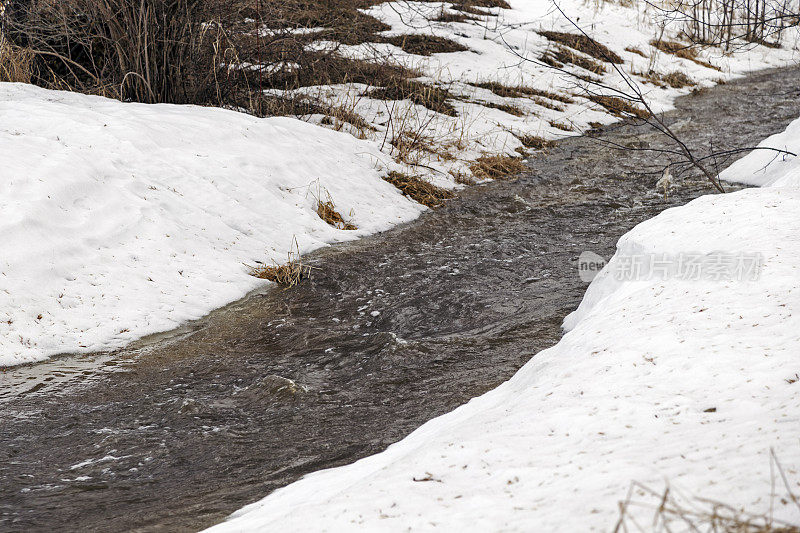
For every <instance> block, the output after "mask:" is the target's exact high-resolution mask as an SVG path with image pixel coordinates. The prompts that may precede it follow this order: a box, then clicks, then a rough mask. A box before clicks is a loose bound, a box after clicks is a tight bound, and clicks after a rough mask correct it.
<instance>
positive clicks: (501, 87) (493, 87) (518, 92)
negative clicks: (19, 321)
mask: <svg viewBox="0 0 800 533" xmlns="http://www.w3.org/2000/svg"><path fill="white" fill-rule="evenodd" d="M473 85H474V86H475V87H480V88H481V89H488V90H490V91H492V92H493V93H494V94H496V95H497V96H501V97H503V98H527V97H533V96H538V97H540V98H547V99H549V100H554V101H556V102H561V103H564V104H571V103H572V102H573V100H572V98H570V97H568V96H564V95H561V94H557V93H554V92H551V91H544V90H541V89H534V88H532V87H526V86H524V85H506V84H504V83H500V82H497V81H484V82H480V83H474V84H473Z"/></svg>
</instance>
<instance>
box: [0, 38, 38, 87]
mask: <svg viewBox="0 0 800 533" xmlns="http://www.w3.org/2000/svg"><path fill="white" fill-rule="evenodd" d="M32 61H33V52H31V51H30V50H29V49H27V48H21V47H19V46H11V45H8V44H5V43H3V42H2V40H0V82H3V81H6V82H19V83H30V81H31V63H32Z"/></svg>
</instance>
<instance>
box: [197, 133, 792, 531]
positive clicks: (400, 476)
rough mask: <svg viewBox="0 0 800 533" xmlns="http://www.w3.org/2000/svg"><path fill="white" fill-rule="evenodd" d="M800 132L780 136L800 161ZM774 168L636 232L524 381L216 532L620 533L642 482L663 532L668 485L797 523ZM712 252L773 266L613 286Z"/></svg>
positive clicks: (756, 161) (778, 173)
mask: <svg viewBox="0 0 800 533" xmlns="http://www.w3.org/2000/svg"><path fill="white" fill-rule="evenodd" d="M798 128H800V121H797V122H794V123H793V124H792V125H791V126H790V127H789V129H788V130H787V131H786V133H784V134H782V135H781V136H776V137H774V138H772V142H775V141H778V140H780V141H782V142H784V143H785V145H786V147H787V148H788V149H790V150H793V151H795V153H797V151H798V150H799V149H800V136H798V135H797V131H798ZM764 157H765V155H764V152H763V151H754V152H753V153H751V154H750V155H748V156H746V157H745V158H744V159H742V160H741V161H739V162H738V163H737V164H735V165H734V166H733V167H731V169H730V170H729V171H727V172H725V173H724V176H723V177H724V178H725V179H727V180H731V181H745V182H753V181H756V180H762V181H764V182H767V181H768V182H770V183H771V184H772V185H773V186H771V187H765V188H761V189H745V190H742V191H739V192H735V193H730V194H721V195H709V196H705V197H701V198H699V199H697V200H695V201H693V202H690V203H689V204H687V205H685V206H682V207H677V208H673V209H669V210H667V211H664V212H663V213H662V214H660V215H659V216H657V217H655V218H653V219H651V220H648V221H646V222H644V223H642V224H640V225H638V226H637V227H636V228H634V229H633V230H632V231H631V232H629V233H628V234H626V235H625V236H624V237H622V238H621V239H620V241H619V245H618V250H617V253H616V254H615V256H614V257H613V258H612V259H611V261H609V264H608V265H607V266H606V267H605V269H604V270H603V271H602V272H601V274H600V275H599V276H598V277H597V278H596V279H595V280H594V281H593V282H592V284H591V285H590V287H589V289H588V291H587V294H586V296H585V298H584V301H583V303H582V304H581V306H580V308H579V309H578V310H577V311H576V313H574V314H573V315H571V316H570V317H569V318H568V319H567V320H566V322H565V325H566V326H567V329H568V330H569V331H568V332H567V333H566V334H565V335H564V337H563V338H562V340H561V341H560V342H559V343H558V344H557V345H556V346H554V347H552V348H550V349H547V350H544V351H542V352H540V353H539V354H538V355H536V356H535V357H533V359H532V360H531V361H529V362H528V363H527V364H526V365H525V366H524V367H523V368H522V369H521V370H520V371H519V372H518V373H517V374H516V375H515V376H514V377H513V378H512V379H511V380H509V381H508V382H506V383H504V384H503V385H501V386H500V387H498V388H497V389H495V390H493V391H490V392H489V393H487V394H484V395H483V396H481V397H479V398H475V399H473V400H472V401H470V402H469V403H468V404H466V405H464V406H462V407H460V408H458V409H456V410H455V411H453V412H451V413H449V414H446V415H444V416H441V417H439V418H436V419H434V420H431V421H430V422H428V423H426V424H424V425H423V426H422V427H420V428H419V429H417V430H416V431H414V432H413V433H412V434H411V435H409V436H408V437H406V438H405V439H403V440H402V441H400V442H398V443H396V444H394V445H392V446H390V447H389V448H388V449H387V450H386V451H384V452H383V453H380V454H377V455H373V456H371V457H368V458H365V459H362V460H360V461H358V462H356V463H353V464H351V465H347V466H343V467H339V468H334V469H330V470H325V471H321V472H316V473H313V474H311V475H308V476H306V477H305V478H303V479H302V480H300V481H298V482H296V483H294V484H291V485H289V486H287V487H285V488H283V489H279V490H277V491H275V492H273V493H272V494H270V495H269V496H267V497H266V498H264V499H263V500H261V501H259V502H257V503H255V504H252V505H250V506H248V507H245V508H243V509H241V510H240V511H238V512H237V513H235V514H234V515H233V516H232V517H231V518H230V519H229V520H228V521H226V522H224V523H222V524H220V525H218V526H216V527H214V528H211V529H210V531H213V532H214V533H222V532H230V531H253V530H265V531H269V530H272V529H293V530H299V531H337V532H338V531H362V530H367V531H398V530H423V531H429V530H446V531H457V530H466V531H486V530H492V531H497V530H502V531H610V530H612V529H613V528H614V526H615V524H616V522H617V520H618V517H619V507H618V502H620V501H622V500H625V499H626V496H627V494H628V490H629V487H630V486H631V483H632V482H638V483H640V484H642V485H643V486H646V487H649V488H651V489H652V490H654V491H655V494H656V497H655V498H651V501H650V505H651V507H649V508H647V507H639V508H635V509H633V510H632V513H633V516H634V517H636V518H637V519H638V523H639V524H645V525H648V524H651V523H652V516H653V512H654V511H653V510H654V509H655V508H656V507H657V506H658V504H659V503H660V502H659V498H658V497H657V496H658V494H660V493H661V491H663V490H664V488H665V487H666V486H669V487H670V488H671V490H672V491H673V492H674V493H678V494H681V495H685V497H686V498H687V501H694V502H695V505H697V500H693V498H696V497H700V498H706V499H710V500H716V501H719V502H723V503H725V504H728V505H730V506H732V507H733V508H734V509H744V510H746V511H748V512H750V513H754V514H763V515H767V516H772V517H774V518H775V519H779V520H786V521H790V522H793V523H795V524H797V523H800V508H798V507H797V506H795V505H793V504H792V503H791V502H790V501H789V498H787V497H786V490H785V489H784V487H783V484H782V483H781V482H780V480H778V481H777V482H776V485H775V487H774V489H773V487H772V482H773V480H774V479H773V478H772V477H771V474H770V472H771V468H772V467H771V462H770V448H772V449H774V453H775V457H777V458H778V460H779V462H780V464H781V465H782V467H783V468H784V469H785V470H786V473H787V476H788V479H789V480H790V483H792V487H793V490H794V492H795V493H797V492H798V482H800V445H798V441H797V429H798V428H799V427H800V388H799V387H800V381H798V380H797V379H798V378H797V372H798V370H800V361H798V353H800V218H798V216H797V214H798V212H800V187H798V182H797V179H796V178H797V170H798V168H800V167H798V162H797V161H798V160H797V158H791V159H789V158H787V160H786V161H785V162H784V161H780V162H777V163H775V165H776V166H775V167H770V168H769V169H768V171H767V173H766V175H767V176H768V177H767V178H764V175H765V174H764V172H763V171H762V170H760V169H761V167H762V166H763V163H764ZM777 185H783V186H777ZM698 255H699V256H700V257H702V258H705V259H706V260H707V262H706V263H705V266H706V267H707V268H708V267H709V265H714V264H715V263H713V261H712V260H713V258H715V257H717V258H719V257H735V258H736V257H746V258H757V259H758V261H759V266H760V268H759V269H757V270H756V271H754V273H753V272H750V273H749V274H748V275H746V276H735V275H732V274H731V275H727V276H714V275H712V274H714V273H715V272H716V273H718V272H719V271H715V270H707V271H706V272H705V274H704V275H701V276H699V277H698V278H697V279H695V278H693V277H681V276H679V275H677V272H676V271H675V270H673V271H670V273H669V274H668V275H657V274H658V272H657V271H651V272H650V275H647V274H646V273H644V274H641V275H638V276H632V277H631V278H630V279H626V278H625V277H624V276H617V275H614V273H615V272H623V271H624V270H623V269H621V266H622V265H624V264H630V261H631V260H632V259H636V258H642V257H653V256H656V257H668V258H671V259H672V260H673V261H674V260H675V259H676V258H678V257H683V256H698ZM708 261H711V262H708ZM576 275H577V274H576ZM773 493H774V494H775V496H774V497H771V496H770V495H771V494H773ZM635 496H636V498H639V499H642V500H646V499H647V498H646V496H647V494H638V493H635ZM772 507H774V509H773V510H771V508H772ZM685 529H686V525H685V524H673V529H671V530H672V531H683V530H685ZM634 530H637V531H638V529H634ZM645 530H647V529H645Z"/></svg>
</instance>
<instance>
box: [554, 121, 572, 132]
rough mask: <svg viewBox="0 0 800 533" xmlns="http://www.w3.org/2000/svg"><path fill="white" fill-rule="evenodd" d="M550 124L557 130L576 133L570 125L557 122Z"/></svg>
mask: <svg viewBox="0 0 800 533" xmlns="http://www.w3.org/2000/svg"><path fill="white" fill-rule="evenodd" d="M548 124H550V125H551V126H552V127H554V128H556V129H557V130H561V131H575V128H573V127H572V126H571V125H570V124H566V123H564V122H559V121H557V120H551V121H550V122H548Z"/></svg>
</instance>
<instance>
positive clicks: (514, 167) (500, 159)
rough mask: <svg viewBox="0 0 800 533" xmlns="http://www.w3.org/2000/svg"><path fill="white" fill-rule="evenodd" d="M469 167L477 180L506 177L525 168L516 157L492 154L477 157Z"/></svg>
mask: <svg viewBox="0 0 800 533" xmlns="http://www.w3.org/2000/svg"><path fill="white" fill-rule="evenodd" d="M469 169H470V170H471V171H472V175H473V176H474V177H475V178H476V179H478V180H487V179H492V180H501V179H508V178H511V177H513V176H516V175H517V174H519V173H521V172H522V171H523V170H525V163H523V162H522V159H520V158H518V157H512V156H508V155H493V156H484V157H480V158H478V160H477V161H475V162H474V163H473V164H472V165H470V167H469Z"/></svg>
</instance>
